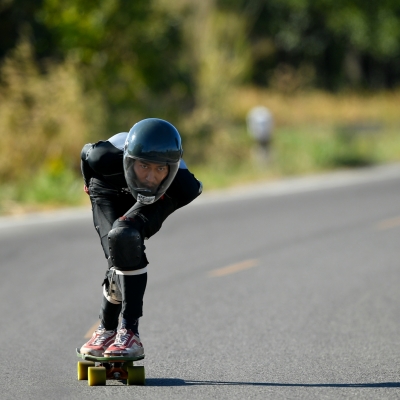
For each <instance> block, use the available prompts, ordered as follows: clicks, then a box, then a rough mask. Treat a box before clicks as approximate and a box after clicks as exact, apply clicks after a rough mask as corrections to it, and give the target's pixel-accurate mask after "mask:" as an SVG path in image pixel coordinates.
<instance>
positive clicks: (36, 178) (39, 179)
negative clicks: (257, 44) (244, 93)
mask: <svg viewBox="0 0 400 400" xmlns="http://www.w3.org/2000/svg"><path fill="white" fill-rule="evenodd" d="M228 140H229V139H227V137H224V141H223V142H221V145H222V144H223V145H224V148H223V149H221V148H220V147H218V146H214V147H215V151H216V152H217V153H216V154H214V156H213V154H209V161H208V162H205V163H203V164H202V165H192V164H191V163H190V160H186V161H188V163H189V167H190V169H191V171H192V172H193V173H194V174H195V176H196V177H197V178H198V179H199V180H201V181H202V182H203V185H204V188H205V190H206V191H207V190H213V189H219V188H226V187H231V186H237V185H243V184H246V183H250V182H257V181H265V180H275V179H279V178H281V177H284V176H294V175H304V174H310V173H318V172H324V171H332V170H337V169H343V168H347V169H348V168H354V167H362V166H366V165H374V164H383V163H389V162H396V161H400V133H399V129H398V127H397V126H394V125H391V126H380V127H377V128H376V129H375V128H374V129H370V128H368V127H362V126H361V127H360V126H332V125H319V126H315V125H314V126H313V125H311V126H300V127H283V128H280V129H276V131H275V132H274V136H273V142H272V145H271V148H270V151H269V153H268V158H267V159H263V158H261V157H260V156H259V154H258V152H257V151H256V150H257V148H256V146H255V145H254V143H252V142H251V140H249V139H248V134H247V132H246V130H245V127H244V126H242V127H241V128H237V129H236V130H235V137H234V138H233V139H232V140H231V141H229V142H228ZM82 186H83V181H82V178H81V176H80V174H79V173H77V172H72V171H71V170H69V169H68V168H66V167H65V166H64V165H63V164H62V163H60V162H54V163H51V164H48V165H47V167H46V168H43V169H42V170H41V171H40V172H39V173H37V174H34V175H33V176H32V177H30V178H26V179H24V180H22V181H19V182H16V183H14V184H13V185H10V184H8V185H2V186H1V190H0V213H1V214H10V213H16V212H25V211H32V210H42V209H48V208H56V207H65V206H76V205H80V204H84V201H85V200H86V197H85V195H84V193H83V190H82Z"/></svg>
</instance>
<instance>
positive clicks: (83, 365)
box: [77, 361, 94, 381]
mask: <svg viewBox="0 0 400 400" xmlns="http://www.w3.org/2000/svg"><path fill="white" fill-rule="evenodd" d="M89 367H94V362H93V361H78V365H77V369H78V381H86V380H87V378H88V368H89Z"/></svg>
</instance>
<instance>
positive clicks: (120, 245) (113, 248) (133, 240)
mask: <svg viewBox="0 0 400 400" xmlns="http://www.w3.org/2000/svg"><path fill="white" fill-rule="evenodd" d="M108 248H109V251H110V258H109V260H108V261H109V265H110V267H111V266H112V267H114V268H115V269H117V270H120V271H132V270H136V269H141V268H143V267H145V266H146V262H145V259H146V258H145V256H144V245H143V239H142V236H141V234H140V232H139V231H138V230H137V229H136V228H135V226H134V223H132V221H129V220H122V219H118V220H117V221H115V222H114V224H113V226H112V229H111V231H110V232H109V233H108Z"/></svg>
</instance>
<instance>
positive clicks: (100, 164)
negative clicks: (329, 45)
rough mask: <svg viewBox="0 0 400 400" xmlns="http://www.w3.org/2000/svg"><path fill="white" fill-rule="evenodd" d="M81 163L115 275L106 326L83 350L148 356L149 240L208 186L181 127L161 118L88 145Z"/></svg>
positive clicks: (109, 276) (108, 286)
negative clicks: (192, 168)
mask: <svg viewBox="0 0 400 400" xmlns="http://www.w3.org/2000/svg"><path fill="white" fill-rule="evenodd" d="M81 159H82V163H81V165H82V174H83V178H84V181H85V185H84V190H85V192H86V193H87V194H89V196H90V200H91V203H92V211H93V221H94V226H95V229H96V231H97V233H98V234H99V236H100V240H101V244H102V247H103V250H104V254H105V256H106V258H107V261H108V270H107V272H106V276H105V279H104V281H103V299H102V304H101V309H100V316H99V318H100V325H99V327H98V328H97V329H96V331H95V332H94V333H93V336H92V338H91V339H90V340H89V341H88V342H87V343H85V344H84V345H83V346H82V347H81V349H80V352H81V354H90V355H93V356H97V357H99V356H100V357H101V356H105V357H111V356H112V357H115V356H123V357H127V356H129V357H136V356H138V357H139V356H142V355H144V349H143V345H142V343H141V340H140V338H139V318H140V317H141V316H142V307H143V296H144V293H145V289H146V284H147V265H148V261H147V258H146V254H145V246H144V242H143V241H144V239H148V238H150V237H151V236H153V235H154V234H155V233H156V232H158V230H159V229H160V228H161V225H162V223H163V222H164V220H165V219H166V218H167V217H168V216H169V215H170V214H171V213H173V212H174V211H175V210H177V209H178V208H180V207H183V206H185V205H187V204H189V203H190V202H191V201H192V200H194V199H195V198H196V197H197V196H199V194H200V193H201V191H202V184H201V182H200V181H198V180H197V179H196V178H195V177H194V176H193V175H192V174H191V173H190V172H189V170H188V169H187V167H186V165H185V163H184V161H183V160H182V145H181V137H180V135H179V133H178V131H177V130H176V128H175V127H174V126H173V125H171V124H170V123H169V122H167V121H164V120H161V119H157V118H149V119H145V120H142V121H140V122H138V123H137V124H135V125H134V126H133V127H132V129H131V130H130V131H129V133H128V132H123V133H118V134H117V135H115V136H113V137H111V138H110V139H108V140H107V141H100V142H97V143H95V144H86V145H85V146H84V147H83V149H82V155H81ZM88 279H92V278H91V277H88ZM120 317H121V318H120ZM119 319H120V325H119V326H118V324H119Z"/></svg>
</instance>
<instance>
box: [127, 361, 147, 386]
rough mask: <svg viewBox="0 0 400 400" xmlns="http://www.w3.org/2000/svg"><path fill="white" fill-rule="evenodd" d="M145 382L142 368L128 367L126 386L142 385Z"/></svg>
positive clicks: (136, 366) (137, 366)
mask: <svg viewBox="0 0 400 400" xmlns="http://www.w3.org/2000/svg"><path fill="white" fill-rule="evenodd" d="M145 380H146V377H145V372H144V366H142V365H140V366H139V365H135V366H129V367H128V379H127V380H126V384H127V385H144V384H145Z"/></svg>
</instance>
